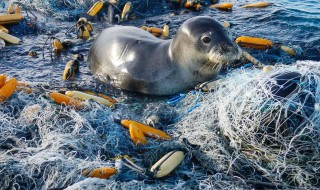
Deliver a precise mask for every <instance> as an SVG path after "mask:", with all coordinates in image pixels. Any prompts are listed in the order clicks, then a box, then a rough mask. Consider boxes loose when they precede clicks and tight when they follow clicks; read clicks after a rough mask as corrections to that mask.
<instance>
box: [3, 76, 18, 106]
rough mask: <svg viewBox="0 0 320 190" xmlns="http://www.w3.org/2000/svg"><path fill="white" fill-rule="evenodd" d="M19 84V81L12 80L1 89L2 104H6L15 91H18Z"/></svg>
mask: <svg viewBox="0 0 320 190" xmlns="http://www.w3.org/2000/svg"><path fill="white" fill-rule="evenodd" d="M17 84H18V81H17V79H15V78H11V79H10V80H8V81H7V82H6V83H5V84H4V85H3V86H2V87H1V89H0V102H4V101H5V100H6V99H8V98H9V97H10V96H11V95H12V94H13V93H14V90H15V89H16V86H17Z"/></svg>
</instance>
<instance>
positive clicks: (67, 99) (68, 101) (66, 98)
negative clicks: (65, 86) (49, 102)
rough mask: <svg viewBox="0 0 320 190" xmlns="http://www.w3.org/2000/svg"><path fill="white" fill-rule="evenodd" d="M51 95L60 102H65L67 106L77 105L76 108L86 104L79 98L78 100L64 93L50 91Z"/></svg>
mask: <svg viewBox="0 0 320 190" xmlns="http://www.w3.org/2000/svg"><path fill="white" fill-rule="evenodd" d="M50 97H51V98H52V99H53V100H54V101H55V102H57V103H58V104H65V105H67V106H76V108H81V107H82V106H83V105H84V104H83V103H82V102H80V101H79V100H76V99H74V98H72V97H69V96H66V95H64V94H60V93H58V92H52V93H50Z"/></svg>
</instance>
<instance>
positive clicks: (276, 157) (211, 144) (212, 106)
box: [177, 61, 320, 188]
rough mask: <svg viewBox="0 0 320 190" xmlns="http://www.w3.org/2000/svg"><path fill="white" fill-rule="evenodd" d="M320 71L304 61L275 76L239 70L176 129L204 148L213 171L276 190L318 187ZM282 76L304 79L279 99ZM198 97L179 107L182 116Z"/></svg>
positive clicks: (282, 67) (198, 153)
mask: <svg viewBox="0 0 320 190" xmlns="http://www.w3.org/2000/svg"><path fill="white" fill-rule="evenodd" d="M319 68H320V63H319V62H311V61H301V62H298V63H297V64H294V65H290V66H287V65H279V66H276V67H275V69H274V71H272V72H270V73H263V72H262V71H260V70H256V69H246V70H244V69H240V70H238V71H234V72H232V73H231V74H229V75H228V76H227V77H225V78H224V79H223V82H221V83H220V85H217V86H216V87H214V88H212V89H211V90H212V92H210V93H206V94H204V95H203V96H202V99H201V101H200V103H201V106H200V107H198V108H197V109H195V110H194V111H192V112H191V113H189V114H188V116H187V117H184V118H183V119H182V120H181V121H180V122H179V123H178V124H177V131H178V134H177V135H178V136H179V138H180V139H182V138H186V139H188V140H189V141H190V143H191V144H194V145H198V146H199V147H200V148H198V149H196V150H195V151H196V153H195V154H196V156H197V157H198V159H199V160H201V162H202V164H203V166H204V167H207V168H208V169H211V170H214V171H217V172H223V173H226V174H228V175H232V176H238V177H239V178H241V179H242V180H244V181H245V182H246V183H251V184H255V185H263V186H266V185H267V186H268V187H271V188H276V187H278V188H294V187H303V188H318V187H319V185H320V184H319V181H318V179H319V176H320V171H319V156H320V155H319V150H320V143H319V142H320V136H319V135H320V114H319V111H320V109H319V108H320V107H319V100H320V94H319V93H320V86H319V84H320V83H319V82H320V70H319ZM283 73H297V74H296V75H297V76H299V77H297V78H296V79H295V80H296V81H294V83H296V84H297V87H296V89H294V90H293V91H292V93H291V94H290V95H288V96H286V97H280V98H279V97H276V96H275V94H274V93H275V92H272V90H271V89H272V88H270V84H274V87H276V88H278V87H277V86H276V85H277V83H276V82H275V77H274V76H277V75H279V74H283ZM299 74H300V75H299ZM282 87H283V86H282ZM282 87H280V88H282ZM280 88H278V89H280ZM196 96H199V94H192V93H190V94H189V95H188V96H187V98H186V99H185V100H184V101H183V103H182V104H183V105H184V106H181V105H179V106H178V107H181V109H180V112H181V113H184V112H185V109H186V108H188V107H190V106H192V104H194V103H193V101H194V99H196Z"/></svg>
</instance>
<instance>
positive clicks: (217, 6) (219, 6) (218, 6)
mask: <svg viewBox="0 0 320 190" xmlns="http://www.w3.org/2000/svg"><path fill="white" fill-rule="evenodd" d="M232 7H233V4H232V3H221V4H215V5H211V6H210V7H209V8H212V9H214V8H215V9H224V10H228V9H232Z"/></svg>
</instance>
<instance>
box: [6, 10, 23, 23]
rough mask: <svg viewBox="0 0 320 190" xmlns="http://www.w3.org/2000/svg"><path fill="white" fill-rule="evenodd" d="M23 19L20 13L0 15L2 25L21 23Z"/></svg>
mask: <svg viewBox="0 0 320 190" xmlns="http://www.w3.org/2000/svg"><path fill="white" fill-rule="evenodd" d="M23 18H24V17H23V15H22V14H19V13H16V14H6V15H0V24H14V23H19V22H20V21H21V20H22V19H23Z"/></svg>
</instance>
